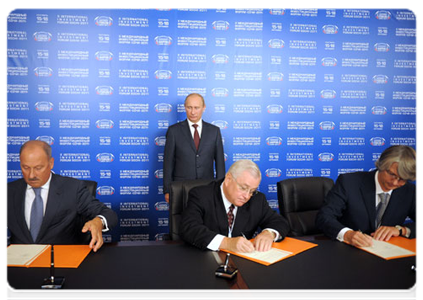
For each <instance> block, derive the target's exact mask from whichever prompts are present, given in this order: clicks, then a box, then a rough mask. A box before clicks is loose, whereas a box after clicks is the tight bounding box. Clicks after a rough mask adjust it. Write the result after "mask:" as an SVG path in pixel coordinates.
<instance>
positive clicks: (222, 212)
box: [213, 180, 229, 236]
mask: <svg viewBox="0 0 423 300" xmlns="http://www.w3.org/2000/svg"><path fill="white" fill-rule="evenodd" d="M222 182H223V180H219V181H217V182H216V184H215V187H214V189H215V190H214V197H213V199H214V205H215V212H216V219H217V224H218V226H219V232H220V233H221V234H223V235H225V236H228V233H229V224H228V215H227V214H226V209H225V206H224V205H223V198H222V193H221V190H220V186H221V184H222Z"/></svg>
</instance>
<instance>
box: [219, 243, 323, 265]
mask: <svg viewBox="0 0 423 300" xmlns="http://www.w3.org/2000/svg"><path fill="white" fill-rule="evenodd" d="M314 247H317V244H313V243H310V242H306V241H302V240H297V239H294V238H289V237H286V238H285V239H284V240H283V241H281V242H278V243H273V246H272V249H270V250H269V251H267V252H259V251H253V252H251V253H239V252H232V251H228V250H222V251H225V252H228V253H231V254H234V255H236V256H240V257H243V258H246V259H249V260H251V261H254V262H256V263H259V264H263V265H265V266H269V265H271V264H274V263H276V262H278V261H281V260H283V259H286V258H288V257H291V256H294V255H297V254H299V253H301V252H304V251H306V250H309V249H311V248H314Z"/></svg>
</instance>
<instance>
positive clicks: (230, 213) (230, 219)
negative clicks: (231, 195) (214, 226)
mask: <svg viewBox="0 0 423 300" xmlns="http://www.w3.org/2000/svg"><path fill="white" fill-rule="evenodd" d="M234 208H235V206H234V205H233V204H232V205H231V206H230V207H229V211H228V225H229V231H230V230H231V228H232V224H233V223H234Z"/></svg>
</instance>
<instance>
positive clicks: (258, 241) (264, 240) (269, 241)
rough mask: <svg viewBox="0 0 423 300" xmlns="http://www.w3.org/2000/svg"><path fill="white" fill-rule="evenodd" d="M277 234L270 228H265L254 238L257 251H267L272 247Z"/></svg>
mask: <svg viewBox="0 0 423 300" xmlns="http://www.w3.org/2000/svg"><path fill="white" fill-rule="evenodd" d="M274 239H275V234H274V233H273V232H271V231H269V230H263V231H262V232H261V233H260V234H259V235H257V236H256V237H255V238H254V247H255V248H256V250H257V251H261V252H265V251H269V250H270V249H271V248H272V245H273V240H274Z"/></svg>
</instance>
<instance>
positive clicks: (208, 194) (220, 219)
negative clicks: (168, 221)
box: [179, 180, 289, 250]
mask: <svg viewBox="0 0 423 300" xmlns="http://www.w3.org/2000/svg"><path fill="white" fill-rule="evenodd" d="M222 182H223V180H218V181H213V182H212V183H210V184H209V185H206V186H200V187H196V188H193V189H191V191H190V193H189V196H188V204H187V207H186V208H185V209H184V211H183V213H182V217H181V224H180V230H179V232H180V236H181V238H182V239H183V240H184V241H186V242H187V243H190V244H192V245H194V246H196V247H198V248H200V249H203V250H205V249H207V245H208V244H209V243H210V242H211V241H212V239H213V238H214V237H215V236H216V234H222V235H225V236H228V231H229V228H228V217H227V214H226V210H225V207H224V204H223V199H222V194H221V191H220V186H221V184H222ZM259 227H260V228H261V229H265V228H271V229H274V230H276V231H278V232H279V234H280V235H281V237H282V238H285V236H286V235H287V233H288V231H289V225H288V221H287V220H286V219H285V218H284V217H282V216H281V215H280V214H278V213H276V212H275V211H274V210H272V209H271V208H270V206H269V204H268V202H267V200H266V197H265V196H264V195H263V194H262V193H258V194H257V195H255V196H253V197H251V199H250V200H249V201H248V202H247V203H246V204H244V205H243V206H241V207H238V212H237V214H236V217H235V224H234V228H233V230H232V237H237V236H242V234H244V235H245V236H246V238H248V239H251V238H252V237H253V235H254V233H255V232H256V230H257V229H258V228H259Z"/></svg>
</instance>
